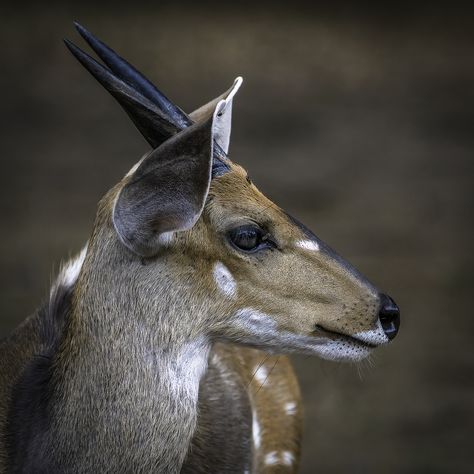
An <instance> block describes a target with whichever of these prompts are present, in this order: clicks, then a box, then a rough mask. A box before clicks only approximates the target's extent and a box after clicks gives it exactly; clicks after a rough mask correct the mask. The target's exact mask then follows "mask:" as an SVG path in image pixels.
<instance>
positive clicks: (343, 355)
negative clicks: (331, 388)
mask: <svg viewBox="0 0 474 474" xmlns="http://www.w3.org/2000/svg"><path fill="white" fill-rule="evenodd" d="M372 350H373V347H369V346H368V345H365V344H359V343H357V342H352V341H347V340H345V339H333V340H329V341H328V342H327V343H326V344H324V345H320V346H318V347H317V348H316V351H315V352H316V355H318V356H319V357H321V359H325V360H332V361H338V362H359V361H361V360H363V359H365V358H367V357H368V356H369V355H370V354H371V353H372Z"/></svg>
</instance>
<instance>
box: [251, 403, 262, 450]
mask: <svg viewBox="0 0 474 474" xmlns="http://www.w3.org/2000/svg"><path fill="white" fill-rule="evenodd" d="M252 436H253V445H254V446H255V449H258V448H259V447H260V444H261V441H262V434H261V432H260V423H259V422H258V418H257V413H256V412H255V411H252Z"/></svg>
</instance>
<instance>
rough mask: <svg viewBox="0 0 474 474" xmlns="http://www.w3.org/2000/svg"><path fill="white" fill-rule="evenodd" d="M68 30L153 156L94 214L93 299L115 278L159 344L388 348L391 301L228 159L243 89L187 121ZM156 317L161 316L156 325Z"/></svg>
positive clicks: (395, 313)
mask: <svg viewBox="0 0 474 474" xmlns="http://www.w3.org/2000/svg"><path fill="white" fill-rule="evenodd" d="M76 26H77V29H78V31H79V33H80V34H81V35H82V37H83V38H84V39H85V40H86V41H87V42H88V43H89V45H90V46H91V47H92V49H93V50H94V51H95V52H96V53H97V55H98V56H99V57H100V59H101V60H102V61H103V63H104V64H105V66H104V65H102V64H100V63H98V62H96V61H95V60H94V59H92V58H91V57H90V56H88V55H87V54H86V53H84V52H83V51H82V50H80V49H79V48H77V47H76V46H75V45H73V44H72V43H70V42H68V41H66V44H67V46H68V47H69V49H70V50H71V52H72V53H73V54H74V55H75V57H76V58H77V59H78V60H79V61H80V62H81V63H82V65H83V66H85V67H86V68H87V69H88V70H89V72H91V73H92V75H93V76H94V77H95V78H96V79H97V80H98V81H99V82H100V83H101V84H102V85H103V86H104V87H105V88H106V89H107V90H108V91H109V92H110V93H111V94H112V95H113V96H114V97H115V98H116V99H117V101H118V102H119V103H120V105H121V106H122V107H123V108H124V109H125V111H126V112H127V114H128V115H129V116H130V118H131V119H132V121H133V122H134V124H135V126H136V127H137V128H138V130H139V131H140V132H141V133H142V135H143V136H144V137H145V139H146V140H147V141H148V143H149V144H150V145H151V147H152V150H151V151H150V152H149V153H147V154H146V155H145V156H144V157H143V158H142V160H141V161H139V162H138V163H137V164H136V165H135V166H134V167H133V168H132V169H131V170H130V172H129V173H128V174H127V175H126V176H125V177H124V178H123V179H122V180H121V181H120V182H119V183H118V184H117V185H116V186H115V187H114V188H113V189H112V190H111V191H110V192H109V193H108V194H107V196H106V197H105V198H104V199H103V200H102V201H101V204H100V206H99V213H98V215H97V219H96V224H95V229H94V232H93V235H92V237H91V240H90V241H89V246H88V250H87V256H86V259H85V263H84V266H83V268H82V274H87V275H89V276H88V278H96V281H97V283H98V286H99V287H100V284H101V282H107V281H109V280H110V279H111V278H112V277H110V276H109V274H110V268H111V265H112V266H113V268H114V277H113V279H114V284H116V285H118V288H121V289H122V290H123V292H124V293H126V294H127V295H128V296H127V300H130V299H135V301H134V302H133V303H131V302H129V301H128V302H127V303H126V304H130V305H132V304H133V308H134V312H135V313H136V314H137V316H136V317H137V318H138V317H142V316H140V315H143V314H146V318H149V321H151V324H152V323H153V318H156V330H157V331H160V330H161V331H162V330H163V328H168V329H169V331H168V332H169V334H168V336H167V337H169V338H170V339H172V338H176V339H183V340H184V339H186V338H196V337H204V338H206V339H207V340H209V341H212V340H226V341H231V342H235V343H240V344H246V345H250V346H254V347H257V348H260V349H264V350H267V351H270V352H299V353H305V354H314V355H318V356H320V357H323V358H326V359H332V360H360V359H362V358H364V357H365V356H367V355H368V354H369V353H370V352H371V350H372V349H373V348H375V347H377V346H379V345H382V344H385V343H388V342H389V341H390V340H391V339H392V338H394V337H395V335H396V334H397V331H398V326H399V310H398V307H397V306H396V304H395V303H394V301H393V300H392V299H391V298H390V297H388V296H386V295H384V294H382V293H380V292H379V291H378V290H377V289H376V288H375V286H373V285H372V284H371V283H370V282H369V281H368V280H367V279H366V278H364V277H363V276H362V275H361V274H360V273H359V272H358V271H357V270H355V269H354V268H353V267H352V266H351V265H350V264H349V263H348V262H346V261H345V260H344V259H342V258H341V257H340V256H339V255H337V254H336V253H335V252H334V251H333V250H332V249H331V248H330V247H328V246H327V245H326V244H325V243H323V242H322V241H321V240H320V239H319V238H318V237H317V236H315V235H314V234H313V233H312V232H311V231H310V230H308V229H307V228H306V227H305V226H304V225H303V224H301V223H300V222H298V221H297V220H296V219H294V218H293V217H291V216H290V215H288V214H287V213H286V212H285V211H284V210H282V209H281V208H279V207H278V206H277V205H276V204H274V203H273V202H272V201H270V200H269V199H268V198H267V197H266V196H265V195H264V194H262V193H261V192H260V191H259V190H258V189H257V187H256V186H255V184H254V183H253V182H252V181H251V180H250V179H249V177H248V175H247V172H246V171H245V170H244V169H243V168H242V167H241V166H239V165H238V164H236V163H234V162H233V161H231V160H230V159H229V157H228V147H229V137H230V131H231V112H232V100H233V98H234V95H235V93H236V92H237V90H238V89H239V87H240V85H241V83H242V79H240V78H238V79H236V81H235V82H234V84H233V86H232V87H231V88H230V89H229V90H228V91H227V92H225V93H224V94H223V95H221V96H220V97H218V98H217V99H215V100H213V101H211V102H210V103H209V104H207V105H205V106H203V107H201V108H200V109H198V110H197V111H195V112H193V113H191V114H189V115H187V114H186V113H184V112H183V111H182V110H181V109H180V108H179V107H177V106H176V105H174V104H173V103H171V102H170V101H169V100H168V99H167V98H166V97H165V96H164V95H163V94H162V93H161V92H160V91H159V90H158V89H157V88H156V87H155V86H154V85H153V84H152V83H151V82H149V81H148V80H147V79H146V78H145V77H144V76H143V75H142V74H140V73H139V72H138V71H137V70H136V69H135V68H134V67H133V66H131V65H130V64H129V63H127V62H126V61H125V60H124V59H123V58H121V57H120V56H118V55H117V54H116V53H115V52H114V51H112V50H111V49H110V48H109V47H107V46H106V45H105V44H104V43H102V42H101V41H99V40H98V39H97V38H95V37H94V36H93V35H92V34H91V33H89V32H88V31H87V30H85V29H84V28H83V27H81V26H80V25H76ZM92 274H93V275H94V277H93V276H92ZM82 276H84V275H82ZM84 278H85V277H84ZM132 290H133V291H132ZM96 291H99V290H96ZM130 295H132V296H130ZM122 304H125V303H122ZM163 307H166V308H167V314H168V316H167V317H163V316H160V318H157V317H156V314H157V312H158V310H157V308H163ZM176 308H178V309H179V311H175V309H176Z"/></svg>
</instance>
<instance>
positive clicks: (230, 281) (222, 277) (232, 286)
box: [214, 262, 237, 298]
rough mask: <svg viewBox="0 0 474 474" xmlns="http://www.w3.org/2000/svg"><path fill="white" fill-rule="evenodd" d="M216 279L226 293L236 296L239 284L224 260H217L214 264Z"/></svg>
mask: <svg viewBox="0 0 474 474" xmlns="http://www.w3.org/2000/svg"><path fill="white" fill-rule="evenodd" d="M214 280H216V284H217V287H218V288H219V289H220V290H221V291H222V293H224V295H226V296H228V297H230V298H233V297H234V296H235V294H236V290H237V284H236V283H235V280H234V277H233V276H232V274H231V273H230V271H229V269H228V268H227V267H226V266H225V265H224V264H223V263H222V262H217V263H216V264H215V265H214Z"/></svg>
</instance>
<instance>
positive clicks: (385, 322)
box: [379, 294, 400, 339]
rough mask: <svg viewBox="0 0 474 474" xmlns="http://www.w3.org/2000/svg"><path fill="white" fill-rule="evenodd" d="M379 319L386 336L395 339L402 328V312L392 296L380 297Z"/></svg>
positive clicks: (382, 295)
mask: <svg viewBox="0 0 474 474" xmlns="http://www.w3.org/2000/svg"><path fill="white" fill-rule="evenodd" d="M379 319H380V323H381V324H382V329H383V331H384V333H385V335H386V336H387V337H388V338H389V339H393V338H394V337H395V336H396V335H397V333H398V329H399V327H400V310H399V308H398V306H397V303H395V301H393V299H392V298H390V296H387V295H384V294H381V295H380V310H379Z"/></svg>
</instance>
